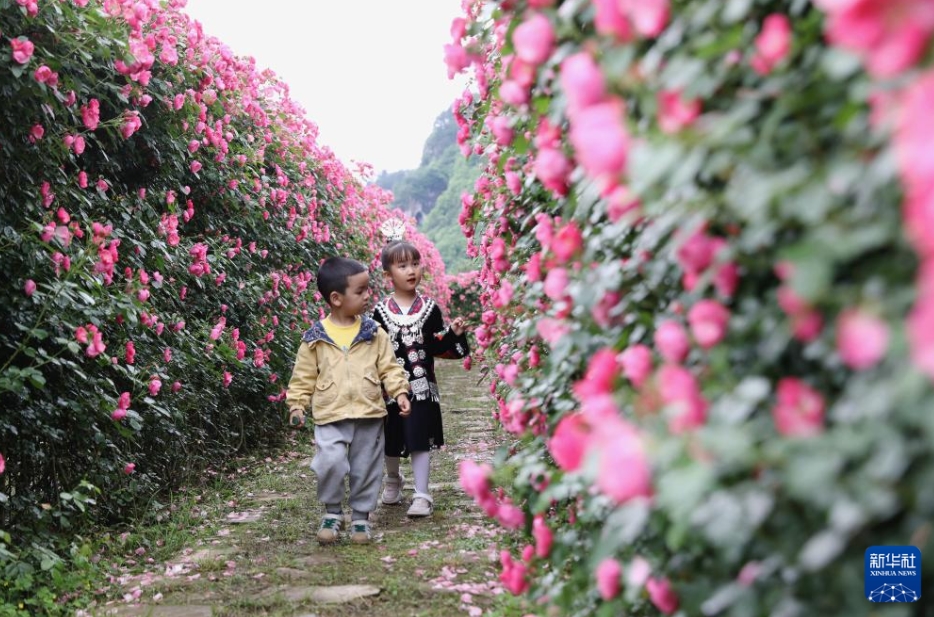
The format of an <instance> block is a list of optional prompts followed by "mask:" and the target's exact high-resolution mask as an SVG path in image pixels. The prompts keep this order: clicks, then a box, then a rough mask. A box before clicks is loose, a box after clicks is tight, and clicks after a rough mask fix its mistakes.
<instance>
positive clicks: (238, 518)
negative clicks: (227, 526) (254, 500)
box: [227, 510, 263, 523]
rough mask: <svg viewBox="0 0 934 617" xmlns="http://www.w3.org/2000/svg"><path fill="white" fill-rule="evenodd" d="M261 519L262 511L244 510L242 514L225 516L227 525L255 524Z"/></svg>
mask: <svg viewBox="0 0 934 617" xmlns="http://www.w3.org/2000/svg"><path fill="white" fill-rule="evenodd" d="M261 518H263V512H262V510H244V511H243V512H231V513H230V514H228V515H227V522H229V523H255V522H257V521H258V520H260V519H261Z"/></svg>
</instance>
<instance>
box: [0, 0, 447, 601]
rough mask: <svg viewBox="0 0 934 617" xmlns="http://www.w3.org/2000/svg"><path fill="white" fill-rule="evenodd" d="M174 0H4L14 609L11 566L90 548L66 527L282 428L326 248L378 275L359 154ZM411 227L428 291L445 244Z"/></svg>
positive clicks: (0, 127) (3, 457)
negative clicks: (350, 156) (61, 535)
mask: <svg viewBox="0 0 934 617" xmlns="http://www.w3.org/2000/svg"><path fill="white" fill-rule="evenodd" d="M183 6H184V1H183V0H171V1H169V2H164V3H160V2H157V1H155V0H140V1H134V0H104V1H100V2H98V1H90V2H89V1H88V0H73V1H68V2H50V1H43V2H24V1H17V2H12V1H11V0H0V100H2V105H0V152H2V154H0V235H2V238H0V255H2V263H3V268H2V271H0V306H2V309H0V406H2V407H3V410H4V411H3V414H2V418H0V572H3V574H4V575H3V576H2V578H3V580H4V588H5V590H4V593H3V594H2V595H4V597H5V598H9V599H10V601H11V602H13V601H14V600H16V599H17V598H20V597H21V598H25V601H26V602H27V604H28V603H29V602H32V601H39V600H37V598H40V597H45V596H46V595H48V594H47V593H45V594H40V593H38V592H37V586H38V584H35V585H33V584H32V583H30V582H29V581H30V580H32V577H33V575H37V576H38V573H39V572H41V571H53V572H59V576H61V573H62V572H64V571H67V570H68V568H67V567H65V566H64V565H63V563H64V562H63V559H68V558H69V557H68V555H67V553H68V552H69V551H70V553H71V558H72V560H73V561H74V562H75V563H77V559H78V557H81V559H82V560H83V562H82V563H84V564H85V565H86V564H87V563H88V562H87V555H86V554H83V553H82V551H84V549H81V547H80V544H81V540H80V538H77V537H76V539H75V540H74V543H75V544H74V546H72V548H71V549H68V544H69V540H68V539H67V536H66V540H65V544H64V546H65V550H64V552H60V551H58V549H57V545H56V543H55V542H53V541H51V540H49V541H48V542H46V541H47V540H48V538H51V537H53V535H54V534H57V533H58V532H60V531H63V530H71V532H74V531H76V530H79V529H80V528H81V527H80V524H81V523H82V519H83V518H89V519H91V520H92V521H96V522H117V521H121V520H126V519H127V518H128V517H130V516H133V515H135V512H136V511H137V510H138V508H140V507H142V506H149V505H151V503H152V500H153V495H154V494H158V493H160V492H162V491H165V490H168V489H171V488H173V487H177V486H179V485H181V484H182V483H185V482H188V481H189V480H193V479H195V478H197V477H198V476H199V475H201V474H202V472H203V471H204V470H205V469H210V468H223V466H224V464H225V463H226V461H227V460H229V457H230V455H231V454H232V453H234V452H245V451H256V450H260V449H263V448H267V447H270V446H273V445H275V444H277V443H280V441H281V438H282V436H283V431H282V430H281V429H282V428H283V418H282V415H283V414H282V412H283V411H284V410H283V409H282V406H281V405H280V404H279V401H280V400H281V399H282V398H283V392H284V387H285V384H286V383H287V381H288V378H289V374H290V371H291V366H292V361H293V359H294V353H295V348H296V345H297V341H298V337H299V336H300V332H301V331H302V330H304V328H305V327H306V326H307V324H308V323H309V322H310V321H311V320H312V319H314V318H317V317H318V316H319V314H321V311H323V306H324V305H323V304H322V303H321V302H320V298H319V297H318V295H317V294H316V293H313V292H314V289H315V280H314V273H315V271H316V269H317V264H318V263H319V262H320V260H321V259H323V258H324V257H325V256H327V255H330V254H336V253H339V254H345V255H348V256H352V257H356V258H358V259H360V260H362V261H364V262H367V263H369V264H370V265H371V266H373V267H374V268H378V254H379V250H380V249H381V247H382V245H383V238H382V237H381V236H380V234H379V232H378V228H379V225H380V223H381V222H382V221H383V220H384V219H386V218H387V217H389V216H395V213H392V212H391V211H390V209H389V203H390V201H391V194H389V193H388V192H386V191H383V190H382V189H379V188H378V187H375V186H374V185H371V184H369V183H368V179H369V177H370V174H371V171H372V170H371V169H369V167H367V166H366V165H357V166H355V167H354V168H352V169H351V168H347V167H345V165H344V164H343V163H341V162H340V161H338V160H337V159H336V158H335V157H334V155H333V154H332V153H331V151H330V150H329V149H328V148H326V147H324V146H322V145H321V144H319V143H318V141H317V127H316V126H315V125H314V124H313V123H312V122H311V121H309V120H308V119H307V118H306V117H305V114H304V111H303V110H302V109H301V108H300V107H299V106H298V105H297V104H296V103H295V102H294V101H292V100H291V99H290V98H289V94H288V88H287V86H286V84H284V83H282V82H281V81H280V80H279V79H278V78H277V77H276V76H275V75H274V74H273V73H272V72H269V71H264V72H260V71H259V70H257V68H256V67H255V64H254V62H253V60H252V59H249V58H242V57H238V56H236V55H235V54H234V53H233V52H232V51H231V50H230V49H229V48H228V47H226V46H225V45H224V44H223V43H222V42H221V41H219V40H217V39H215V38H212V37H209V36H207V35H205V34H204V33H203V32H202V29H201V26H200V24H198V23H197V22H194V21H192V20H191V19H189V18H188V16H187V15H185V14H184V13H183V12H182V7H183ZM407 225H408V227H409V238H410V239H412V240H413V242H415V243H416V245H418V246H419V248H420V250H421V252H422V255H423V262H424V263H425V264H426V266H427V268H428V271H429V274H430V275H431V276H430V277H429V279H428V281H427V282H426V285H427V286H428V293H431V294H432V295H434V296H435V297H436V298H438V299H439V300H440V301H441V302H446V301H447V298H448V291H447V288H446V287H445V285H444V280H445V277H444V267H443V264H442V262H441V259H440V256H439V255H438V253H437V251H436V250H435V249H434V247H433V246H432V245H431V244H430V242H428V241H427V240H426V239H425V238H424V237H423V236H421V234H419V233H418V232H417V231H416V230H415V229H414V226H413V222H412V221H411V220H408V221H407ZM375 271H376V272H378V269H377V270H375ZM374 281H375V283H376V284H377V286H380V285H382V278H381V277H379V276H374ZM379 290H382V291H385V288H383V287H379ZM379 290H378V291H379ZM155 503H156V508H157V509H158V508H159V507H163V506H160V505H159V504H158V500H157V501H156V502H155ZM44 533H48V534H50V535H48V536H43V535H41V534H44ZM37 534H40V535H37ZM37 538H39V539H38V540H37ZM82 555H83V556H82ZM24 581H26V582H24ZM30 606H32V605H30ZM46 608H47V607H46ZM23 610H26V612H27V613H28V612H30V611H37V612H41V610H40V609H39V608H36V607H35V606H33V607H32V608H29V607H27V608H26V609H23Z"/></svg>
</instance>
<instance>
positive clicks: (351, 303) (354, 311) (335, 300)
mask: <svg viewBox="0 0 934 617" xmlns="http://www.w3.org/2000/svg"><path fill="white" fill-rule="evenodd" d="M331 299H332V301H331V304H332V305H333V306H334V307H335V308H339V309H340V311H341V312H342V313H344V314H345V315H362V314H363V313H365V312H366V311H367V309H369V307H370V273H369V272H360V273H359V274H354V275H353V276H348V277H347V289H345V290H344V293H338V292H336V291H335V292H333V293H332V294H331Z"/></svg>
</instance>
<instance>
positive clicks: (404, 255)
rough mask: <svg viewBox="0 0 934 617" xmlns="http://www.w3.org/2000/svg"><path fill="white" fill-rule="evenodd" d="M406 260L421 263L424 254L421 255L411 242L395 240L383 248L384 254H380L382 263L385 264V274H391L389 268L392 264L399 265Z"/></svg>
mask: <svg viewBox="0 0 934 617" xmlns="http://www.w3.org/2000/svg"><path fill="white" fill-rule="evenodd" d="M404 259H411V260H413V261H421V260H422V254H421V253H419V252H418V249H417V248H415V245H414V244H412V243H410V242H406V241H405V240H393V241H392V242H390V243H389V244H387V245H386V246H384V247H383V252H382V253H381V254H380V261H382V263H383V272H389V267H390V266H392V264H395V263H399V262H400V261H402V260H404Z"/></svg>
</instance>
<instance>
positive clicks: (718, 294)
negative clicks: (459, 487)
mask: <svg viewBox="0 0 934 617" xmlns="http://www.w3.org/2000/svg"><path fill="white" fill-rule="evenodd" d="M465 12H466V14H465V16H464V17H463V18H459V19H457V20H455V22H454V24H453V25H452V35H453V40H452V42H451V44H450V45H448V46H447V47H446V49H445V57H446V60H447V62H448V66H449V70H450V72H451V73H456V72H459V71H466V70H468V69H469V70H471V71H472V74H473V82H474V86H475V91H474V92H468V93H465V95H464V96H463V97H462V99H461V100H460V101H459V102H458V103H457V104H456V105H455V113H456V115H457V118H458V123H459V125H460V132H459V138H460V143H461V147H462V150H463V151H464V153H465V154H473V155H479V156H483V157H486V159H487V161H488V165H487V168H486V171H485V173H484V174H483V175H482V177H481V178H480V179H479V180H478V181H477V184H476V187H475V190H474V191H473V193H472V194H469V195H465V196H464V200H463V205H464V208H463V211H462V214H461V224H462V227H463V229H464V232H465V234H466V235H467V236H468V239H469V245H468V250H469V251H471V252H472V254H473V255H475V256H479V257H480V258H481V259H482V268H481V270H480V272H479V278H478V280H479V285H480V288H481V290H482V291H481V294H480V301H481V304H482V310H483V315H484V319H483V325H482V326H480V327H478V328H477V329H476V331H475V334H476V337H477V340H478V342H479V344H480V346H481V348H482V349H483V351H484V358H485V359H484V361H485V362H486V363H487V364H488V365H489V366H490V367H492V368H493V369H495V379H494V380H493V381H492V383H491V392H492V393H493V394H494V396H495V397H496V398H497V400H498V402H499V405H498V410H497V412H496V415H497V417H498V419H499V421H500V423H501V424H502V426H503V428H504V430H506V431H509V432H510V433H512V434H514V436H515V442H514V443H513V444H512V446H511V447H509V448H508V449H505V450H504V451H502V452H500V453H499V455H498V457H497V459H496V461H495V464H494V465H493V466H481V465H477V464H475V463H470V462H465V463H464V464H463V467H462V480H463V483H464V488H465V490H467V492H468V493H470V494H471V495H473V496H474V497H475V498H476V499H477V501H478V502H479V503H480V504H481V505H482V506H483V507H484V509H485V510H486V511H487V513H488V514H489V515H490V516H494V517H497V518H498V519H499V520H500V521H501V522H502V523H503V524H504V525H506V526H507V527H510V528H518V529H521V530H524V532H525V534H524V535H522V534H520V541H519V545H518V546H516V547H514V548H513V549H512V550H505V549H504V550H503V552H502V555H501V562H502V566H503V572H502V580H503V582H504V584H505V585H506V586H507V588H509V589H510V590H511V591H512V592H514V593H524V594H528V596H529V597H530V598H531V599H533V600H534V601H536V602H540V603H541V604H542V605H543V608H542V614H552V613H553V612H555V611H557V612H558V613H559V614H568V615H590V614H597V615H619V614H639V615H641V614H657V613H658V612H662V613H664V614H673V613H680V614H684V615H700V614H704V615H715V614H729V615H772V614H781V615H817V614H847V615H851V614H852V615H864V614H868V613H869V611H870V607H871V604H869V603H867V601H866V598H865V597H863V588H862V585H863V581H862V578H863V574H862V572H863V554H864V551H865V550H866V549H867V548H868V547H870V546H872V545H886V544H889V545H902V544H913V545H916V546H918V547H920V548H921V550H922V552H924V551H929V550H931V549H932V548H934V542H932V540H931V531H932V527H931V522H930V521H931V517H932V514H934V501H932V500H931V498H930V491H929V489H928V487H930V486H931V483H932V481H934V456H932V454H934V448H932V443H934V416H932V415H931V413H930V410H931V409H932V408H934V389H932V379H934V360H932V359H934V261H932V250H931V247H932V246H934V242H932V240H934V200H932V195H934V191H932V188H934V168H932V167H931V165H930V161H931V160H934V159H932V150H931V145H930V144H931V143H934V141H932V138H934V123H932V117H934V116H932V115H931V113H930V110H931V104H932V101H934V98H932V96H934V88H932V84H934V73H932V71H934V68H932V66H931V65H932V60H934V58H932V45H931V35H932V33H934V14H932V13H934V5H932V4H931V3H930V2H927V1H925V0H900V1H899V2H888V3H883V2H874V1H870V0H854V1H852V2H844V3H841V2H830V1H829V0H819V1H815V2H814V3H813V4H812V3H809V2H802V1H796V0H795V1H791V0H789V1H779V0H739V1H731V2H722V1H720V0H701V1H697V0H691V1H688V0H646V1H645V2H628V1H623V0H618V1H617V0H594V1H593V2H587V1H584V0H566V1H563V2H561V1H556V0H541V1H539V0H534V1H533V0H528V1H523V0H502V1H483V0H477V1H473V2H466V3H465ZM517 509H521V511H520V515H517V514H516V510H517ZM522 538H524V540H522ZM525 541H527V542H528V544H527V545H525V546H523V544H524V542H525ZM931 580H932V578H931V575H930V573H929V572H928V573H926V579H925V583H926V585H927V586H930V582H931ZM545 607H549V608H547V609H546V608H545ZM918 610H921V609H920V608H919V609H918ZM901 614H905V613H904V612H903V613H901ZM919 614H920V613H919Z"/></svg>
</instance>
